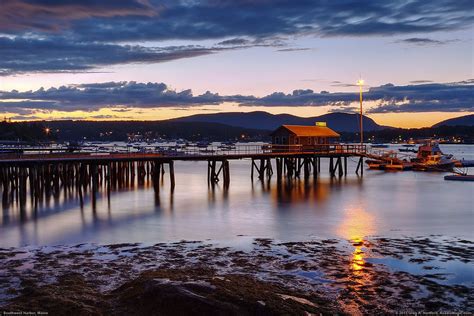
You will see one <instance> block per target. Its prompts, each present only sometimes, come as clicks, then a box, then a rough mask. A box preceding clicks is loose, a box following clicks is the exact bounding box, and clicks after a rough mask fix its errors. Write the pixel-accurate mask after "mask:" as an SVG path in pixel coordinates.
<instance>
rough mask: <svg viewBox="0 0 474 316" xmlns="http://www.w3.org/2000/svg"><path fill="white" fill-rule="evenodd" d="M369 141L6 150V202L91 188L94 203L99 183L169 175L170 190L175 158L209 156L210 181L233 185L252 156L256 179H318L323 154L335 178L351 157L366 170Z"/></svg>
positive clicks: (2, 180)
mask: <svg viewBox="0 0 474 316" xmlns="http://www.w3.org/2000/svg"><path fill="white" fill-rule="evenodd" d="M365 154H366V147H365V146H364V145H339V144H331V145H312V146H303V145H238V146H236V147H235V148H222V147H217V146H216V147H215V148H214V147H212V146H209V147H207V148H204V149H202V148H197V147H193V148H185V149H184V150H175V151H170V150H168V151H167V152H166V153H156V152H155V153H76V154H73V153H66V152H63V153H54V154H53V153H52V154H20V153H14V154H4V155H1V156H0V189H1V190H2V202H3V207H4V208H6V207H8V205H9V204H11V203H18V204H19V205H20V208H21V207H22V205H25V203H26V200H27V198H28V197H29V198H30V199H31V203H32V204H33V205H37V203H38V202H41V201H42V200H43V199H45V198H48V197H50V196H57V195H59V193H60V192H61V190H63V191H64V192H65V193H66V192H68V191H70V190H75V191H76V192H77V193H78V195H79V196H80V198H81V203H82V197H83V194H84V192H86V191H90V193H91V196H92V203H93V204H94V203H95V194H96V192H97V191H98V189H99V188H103V189H106V190H107V195H108V197H109V198H110V192H111V191H115V190H119V189H122V188H127V187H133V186H136V185H138V186H140V185H144V183H145V182H148V181H151V183H152V184H153V187H154V188H155V191H156V192H158V191H159V187H160V185H159V183H160V179H161V180H162V179H163V177H164V175H165V173H166V172H167V173H168V174H169V180H170V186H171V190H172V191H173V190H174V189H175V174H174V163H175V161H207V182H208V184H209V185H210V186H214V185H216V184H217V183H219V182H220V181H222V183H223V187H224V189H228V187H229V185H230V174H231V173H230V161H231V160H240V159H248V160H250V161H251V179H252V180H253V179H254V177H255V176H256V177H257V178H258V179H259V180H261V181H263V180H264V179H265V178H266V179H270V178H271V177H272V176H273V175H275V173H276V177H277V180H278V181H281V179H283V178H284V177H286V178H287V179H293V178H301V177H303V178H304V179H305V180H307V179H309V178H310V177H311V175H312V176H313V177H314V178H317V177H318V175H319V174H320V172H321V159H329V174H330V176H331V177H342V176H344V175H347V173H348V166H347V159H348V158H349V157H356V158H357V159H358V164H357V169H356V173H357V174H360V175H362V173H363V157H364V156H365Z"/></svg>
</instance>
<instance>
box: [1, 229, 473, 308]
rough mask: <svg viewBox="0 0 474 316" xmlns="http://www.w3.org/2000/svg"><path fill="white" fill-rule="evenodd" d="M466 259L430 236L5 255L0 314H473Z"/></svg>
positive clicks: (457, 243) (452, 244)
mask: <svg viewBox="0 0 474 316" xmlns="http://www.w3.org/2000/svg"><path fill="white" fill-rule="evenodd" d="M473 261H474V242H473V241H470V240H466V239H459V238H447V237H446V238H445V237H442V236H432V235H431V236H426V237H423V236H422V237H401V238H384V237H370V238H365V239H357V240H351V241H346V240H342V239H315V240H308V241H300V242H278V241H275V240H272V239H264V238H260V239H259V238H256V239H253V242H252V245H251V247H249V248H248V249H245V250H242V249H238V248H237V247H222V246H219V245H215V244H212V242H202V241H180V242H174V243H158V244H155V245H144V244H112V245H94V244H80V245H75V246H54V247H50V246H44V247H20V248H5V249H0V263H1V268H0V302H3V303H0V311H11V312H14V311H19V310H23V311H32V310H41V309H44V310H45V311H49V312H51V313H52V314H55V311H56V312H57V311H58V308H62V312H68V313H70V312H71V311H77V310H82V311H88V312H90V313H91V314H101V313H102V314H110V313H114V314H127V313H132V314H133V313H136V314H147V313H148V312H150V311H151V310H154V311H162V312H166V313H172V314H183V313H184V314H187V313H191V312H192V311H199V312H200V313H201V314H205V313H206V311H209V308H211V309H210V310H217V311H220V312H221V313H222V314H229V313H230V314H252V313H256V312H259V313H261V314H284V313H286V314H295V315H303V314H305V313H323V314H326V313H348V314H367V313H374V312H376V313H400V312H421V311H430V312H474V305H473V303H472V302H470V301H469V298H471V297H473V295H474V279H473V278H472V274H473V273H472V271H473V269H472V262H473ZM469 275H470V278H471V279H470V280H469ZM256 289H258V290H256ZM157 297H160V299H158V300H157V299H156V298H157ZM176 302H179V304H177V305H176V304H175V303H176ZM171 303H172V304H171ZM170 304H171V305H173V306H177V307H173V308H175V309H166V308H170V307H169V306H170ZM133 306H137V308H138V307H139V308H141V309H140V310H133ZM163 308H164V309H163ZM180 308H182V309H180ZM285 311H286V312H285ZM199 312H198V313H199ZM73 314H74V313H73Z"/></svg>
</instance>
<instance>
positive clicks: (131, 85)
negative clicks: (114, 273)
mask: <svg viewBox="0 0 474 316" xmlns="http://www.w3.org/2000/svg"><path fill="white" fill-rule="evenodd" d="M358 100H359V94H358V93H345V92H344V93H343V92H339V93H337V92H336V93H330V92H327V91H322V92H320V93H317V92H314V91H313V90H309V89H307V90H295V91H293V92H292V93H290V94H285V93H282V92H275V93H272V94H270V95H267V96H264V97H256V96H242V95H233V96H232V95H231V96H220V95H218V94H214V93H211V92H206V93H204V94H202V95H193V94H192V92H191V90H184V91H180V92H176V91H173V90H170V89H169V88H168V87H167V86H166V84H164V83H136V82H107V83H92V84H81V85H74V86H62V87H59V88H50V89H47V90H46V89H39V90H36V91H27V92H18V91H9V92H6V91H4V92H0V110H2V111H4V112H10V113H17V114H19V115H20V114H34V113H35V111H52V110H59V111H77V110H82V111H94V110H99V109H101V108H106V107H113V108H114V111H116V112H127V111H128V110H129V109H132V108H159V107H174V108H178V107H179V108H186V107H192V106H203V105H219V104H222V103H224V102H233V103H237V104H239V105H241V106H269V107H271V106H287V107H288V106H290V107H291V106H294V107H298V106H331V107H334V109H337V110H338V111H339V110H342V111H352V110H353V108H352V106H353V104H354V102H358ZM364 100H366V101H371V103H373V104H375V106H374V107H372V108H370V109H369V110H368V112H369V113H389V112H390V113H391V112H432V111H442V112H472V111H474V80H466V81H463V82H457V83H430V84H419V85H406V86H395V85H393V84H386V85H382V86H380V87H372V88H370V89H369V91H367V92H365V93H364Z"/></svg>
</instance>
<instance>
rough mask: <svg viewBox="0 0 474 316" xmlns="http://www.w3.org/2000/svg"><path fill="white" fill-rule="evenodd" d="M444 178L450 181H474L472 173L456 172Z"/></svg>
mask: <svg viewBox="0 0 474 316" xmlns="http://www.w3.org/2000/svg"><path fill="white" fill-rule="evenodd" d="M444 180H450V181H474V175H472V174H456V175H454V174H453V175H448V176H444Z"/></svg>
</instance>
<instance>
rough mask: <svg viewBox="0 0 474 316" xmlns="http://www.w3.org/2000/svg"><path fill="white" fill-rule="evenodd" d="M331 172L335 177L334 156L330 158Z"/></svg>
mask: <svg viewBox="0 0 474 316" xmlns="http://www.w3.org/2000/svg"><path fill="white" fill-rule="evenodd" d="M329 173H330V175H331V177H334V161H333V158H332V157H331V158H329Z"/></svg>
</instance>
